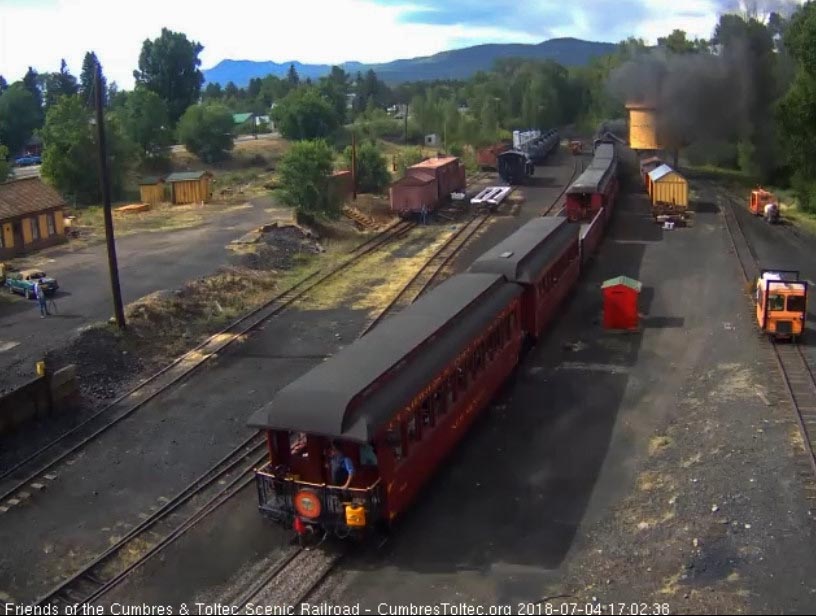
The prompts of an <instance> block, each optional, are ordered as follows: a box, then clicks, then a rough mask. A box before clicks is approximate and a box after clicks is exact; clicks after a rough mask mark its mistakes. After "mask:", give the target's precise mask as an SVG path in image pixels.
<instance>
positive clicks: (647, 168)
mask: <svg viewBox="0 0 816 616" xmlns="http://www.w3.org/2000/svg"><path fill="white" fill-rule="evenodd" d="M661 165H663V161H662V160H661V159H660V158H658V157H657V156H649V157H648V158H644V159H643V160H641V161H640V179H641V180H642V181H643V185H644V186H646V185H648V183H649V173H650V172H651V171H654V170H655V169H657V168H658V167H660V166H661Z"/></svg>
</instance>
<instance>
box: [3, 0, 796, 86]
mask: <svg viewBox="0 0 816 616" xmlns="http://www.w3.org/2000/svg"><path fill="white" fill-rule="evenodd" d="M766 1H775V2H777V3H784V1H785V0H766ZM734 4H735V0H682V1H671V0H569V1H564V0H515V1H510V0H450V1H447V2H446V1H444V0H435V1H432V0H300V1H297V2H292V1H291V0H241V1H240V2H236V3H233V4H226V5H224V4H220V5H215V4H214V3H210V2H202V1H201V0H138V1H136V2H133V1H127V2H123V1H121V0H120V1H116V0H0V74H2V75H4V76H5V77H6V79H7V80H9V81H12V80H15V79H19V78H20V77H21V76H22V74H23V73H24V72H25V70H26V67H27V66H28V65H33V66H34V67H35V68H36V69H37V70H39V71H52V70H56V69H57V68H58V67H59V62H60V58H63V57H64V58H65V59H66V61H67V62H68V66H69V68H70V69H71V70H72V71H73V72H75V73H77V72H78V71H79V68H80V65H81V62H82V57H83V55H84V54H85V52H86V51H87V50H89V49H93V50H94V51H96V53H97V55H98V56H99V58H100V60H101V61H102V64H103V66H104V68H105V72H106V74H107V75H108V77H109V79H112V80H115V81H117V82H118V83H119V84H120V85H121V86H123V87H131V86H132V83H133V77H132V72H133V69H134V68H135V67H136V64H137V61H138V56H139V50H140V49H141V44H142V41H144V39H145V38H154V37H155V36H157V35H158V34H159V32H160V31H161V28H162V27H163V26H166V27H169V28H171V29H173V30H180V31H182V32H185V33H186V34H187V35H188V36H189V37H191V38H193V39H195V40H197V41H199V42H200V43H202V44H203V45H204V52H203V53H202V56H201V58H202V66H203V67H204V68H208V67H210V66H213V65H215V64H216V63H218V61H220V60H222V59H224V58H232V59H248V60H275V61H277V62H282V61H288V60H293V59H295V60H300V61H303V62H320V63H336V62H343V61H346V60H359V61H362V62H384V61H388V60H394V59H397V58H408V57H414V56H421V55H429V54H433V53H436V52H438V51H443V50H445V49H450V48H454V47H465V46H468V45H475V44H479V43H488V42H519V43H537V42H540V41H542V40H545V39H548V38H553V37H560V36H574V37H578V38H585V39H591V40H602V41H613V42H615V41H619V40H621V39H623V38H626V37H627V36H640V37H643V38H645V39H647V40H650V41H655V40H656V39H657V37H658V36H662V35H664V34H667V33H669V32H671V30H672V29H673V28H682V29H685V30H687V31H688V32H690V33H691V34H692V35H695V36H708V35H709V34H710V33H711V30H712V28H713V26H714V24H715V23H716V19H717V13H718V12H719V10H721V9H722V8H732V7H733V5H734Z"/></svg>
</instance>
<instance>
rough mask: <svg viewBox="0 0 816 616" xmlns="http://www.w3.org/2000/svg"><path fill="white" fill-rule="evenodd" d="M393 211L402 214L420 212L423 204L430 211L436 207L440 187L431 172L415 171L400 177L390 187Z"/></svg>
mask: <svg viewBox="0 0 816 616" xmlns="http://www.w3.org/2000/svg"><path fill="white" fill-rule="evenodd" d="M389 194H390V196H391V211H392V212H394V213H395V214H398V215H400V216H406V215H408V214H419V213H420V212H421V211H422V208H423V206H424V207H425V208H427V210H428V211H429V212H430V211H432V210H434V209H435V208H436V205H437V202H438V200H439V198H438V194H439V189H438V188H437V183H436V179H435V178H434V176H433V174H431V173H419V172H414V173H413V174H411V175H406V176H405V177H402V178H400V179H399V180H397V181H396V182H394V183H393V184H391V188H390V189H389Z"/></svg>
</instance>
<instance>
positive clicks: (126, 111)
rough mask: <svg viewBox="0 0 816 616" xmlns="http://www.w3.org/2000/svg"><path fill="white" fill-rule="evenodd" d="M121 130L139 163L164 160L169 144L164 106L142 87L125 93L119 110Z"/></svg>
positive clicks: (171, 140) (165, 107)
mask: <svg viewBox="0 0 816 616" xmlns="http://www.w3.org/2000/svg"><path fill="white" fill-rule="evenodd" d="M121 120H122V127H123V128H124V130H125V134H126V135H127V136H128V138H129V139H130V140H131V141H132V142H133V143H134V144H135V145H136V147H137V149H138V152H139V157H140V158H141V159H142V162H153V161H157V160H164V159H165V158H166V157H167V154H168V148H169V146H170V145H172V142H173V136H172V133H171V131H170V120H169V118H168V115H167V104H166V103H165V102H164V101H163V100H162V99H161V98H159V95H158V94H156V93H155V92H152V91H151V90H148V89H147V88H144V87H142V86H139V87H137V88H136V89H135V90H133V92H131V93H129V94H128V96H127V98H126V100H125V103H124V106H123V107H122V109H121Z"/></svg>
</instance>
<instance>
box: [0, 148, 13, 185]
mask: <svg viewBox="0 0 816 616" xmlns="http://www.w3.org/2000/svg"><path fill="white" fill-rule="evenodd" d="M8 157H9V151H8V148H7V147H6V146H4V145H3V144H2V143H0V184H2V183H3V182H5V181H6V180H7V179H8V177H9V175H11V165H10V164H9V161H8Z"/></svg>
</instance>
